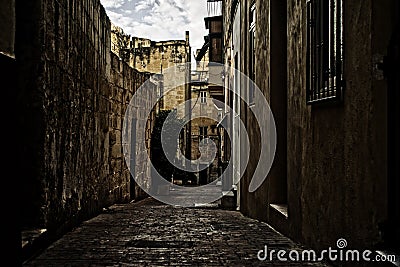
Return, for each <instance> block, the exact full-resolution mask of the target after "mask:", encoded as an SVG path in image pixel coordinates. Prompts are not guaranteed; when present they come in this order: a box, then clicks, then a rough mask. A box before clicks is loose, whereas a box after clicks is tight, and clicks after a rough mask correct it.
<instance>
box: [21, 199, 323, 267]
mask: <svg viewBox="0 0 400 267" xmlns="http://www.w3.org/2000/svg"><path fill="white" fill-rule="evenodd" d="M264 245H268V249H270V250H272V249H285V250H289V249H299V250H300V247H299V246H298V245H297V244H295V243H293V242H292V241H290V240H289V239H287V238H285V237H284V236H282V235H280V234H279V233H277V232H275V231H274V230H273V229H272V228H270V227H269V226H268V225H267V224H265V223H261V222H258V221H256V220H252V219H249V218H247V217H244V216H242V215H241V214H240V213H239V212H237V211H225V210H220V209H216V208H208V209H207V208H175V207H172V206H167V205H164V204H162V203H159V202H157V201H155V200H153V199H150V198H149V199H146V200H143V201H141V202H138V203H131V204H126V205H114V206H112V207H110V209H109V210H108V211H106V212H104V213H103V214H101V215H99V216H97V217H95V218H93V219H91V220H89V221H86V222H84V223H83V224H82V225H81V226H79V227H77V228H76V229H75V230H73V231H71V232H69V233H67V234H66V235H64V236H63V237H62V238H61V239H59V240H58V241H56V242H55V243H53V244H52V245H51V246H50V247H49V248H47V249H46V250H44V251H43V252H42V254H40V255H38V256H37V257H36V258H34V259H31V260H30V261H28V262H25V263H24V266H327V265H324V264H322V263H299V262H297V263H294V262H291V263H290V262H278V261H273V262H271V261H263V262H262V261H259V260H258V259H257V252H258V251H259V250H261V249H263V248H264Z"/></svg>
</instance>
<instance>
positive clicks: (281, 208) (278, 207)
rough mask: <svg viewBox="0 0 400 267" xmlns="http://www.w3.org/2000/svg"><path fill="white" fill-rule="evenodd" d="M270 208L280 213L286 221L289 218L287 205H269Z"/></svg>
mask: <svg viewBox="0 0 400 267" xmlns="http://www.w3.org/2000/svg"><path fill="white" fill-rule="evenodd" d="M269 206H270V208H272V209H274V210H276V211H278V212H279V213H280V214H282V215H283V216H284V217H285V218H286V219H287V218H288V208H287V204H269Z"/></svg>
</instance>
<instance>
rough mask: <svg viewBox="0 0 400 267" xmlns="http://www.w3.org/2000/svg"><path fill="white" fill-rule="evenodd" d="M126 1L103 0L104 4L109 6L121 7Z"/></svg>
mask: <svg viewBox="0 0 400 267" xmlns="http://www.w3.org/2000/svg"><path fill="white" fill-rule="evenodd" d="M125 2H126V1H125V0H101V3H102V4H103V6H104V7H105V8H106V9H107V8H120V7H121V6H122V5H123V4H124V3H125Z"/></svg>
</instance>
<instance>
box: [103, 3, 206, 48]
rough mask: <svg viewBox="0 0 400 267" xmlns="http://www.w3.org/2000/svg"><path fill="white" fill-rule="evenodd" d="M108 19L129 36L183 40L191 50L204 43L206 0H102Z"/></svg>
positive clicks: (160, 39) (156, 39)
mask: <svg viewBox="0 0 400 267" xmlns="http://www.w3.org/2000/svg"><path fill="white" fill-rule="evenodd" d="M101 3H102V4H103V6H104V7H105V9H106V10H107V14H108V16H109V17H110V20H111V21H112V22H113V23H114V24H115V25H117V26H120V27H121V28H122V29H123V30H124V31H125V33H127V34H130V35H132V36H137V37H143V38H149V39H151V40H154V41H163V40H174V39H177V40H184V39H185V31H187V30H188V31H190V45H191V47H192V52H194V51H196V49H199V48H201V47H202V46H203V43H204V35H206V34H207V32H206V29H205V26H204V17H206V16H207V0H101Z"/></svg>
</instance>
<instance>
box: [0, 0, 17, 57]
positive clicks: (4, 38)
mask: <svg viewBox="0 0 400 267" xmlns="http://www.w3.org/2000/svg"><path fill="white" fill-rule="evenodd" d="M14 13H15V0H1V1H0V53H2V54H6V55H9V56H14V40H15V14H14Z"/></svg>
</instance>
